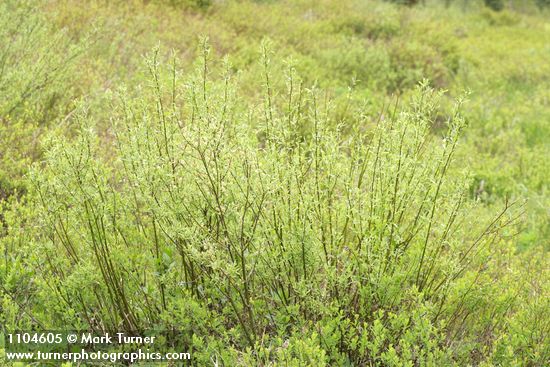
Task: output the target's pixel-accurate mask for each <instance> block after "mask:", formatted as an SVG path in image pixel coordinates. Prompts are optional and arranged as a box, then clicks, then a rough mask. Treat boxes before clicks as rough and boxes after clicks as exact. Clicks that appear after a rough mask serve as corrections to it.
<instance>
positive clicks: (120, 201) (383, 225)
mask: <svg viewBox="0 0 550 367" xmlns="http://www.w3.org/2000/svg"><path fill="white" fill-rule="evenodd" d="M263 64H264V66H265V73H264V74H263V75H262V80H263V85H264V90H265V92H264V99H263V100H262V104H261V107H258V106H255V105H251V104H250V103H248V102H245V101H244V100H242V99H240V98H239V97H238V89H237V88H236V83H235V82H234V81H233V80H234V79H235V78H234V75H232V74H231V68H230V67H229V66H227V67H226V68H225V72H222V73H221V76H220V77H216V76H212V75H213V74H214V71H213V70H214V69H215V68H213V67H212V68H211V67H210V62H209V52H208V48H207V47H205V48H204V51H203V57H202V58H201V60H200V61H199V62H198V63H197V71H196V73H195V74H193V75H192V76H189V77H186V78H182V74H181V73H180V71H178V70H177V68H176V67H175V63H174V65H172V66H171V67H164V66H161V63H159V62H158V61H157V54H155V56H153V57H152V58H151V59H150V60H149V62H148V67H149V70H150V82H151V83H150V85H149V87H148V88H144V89H143V91H142V93H141V95H140V97H136V98H128V97H126V95H125V93H124V92H123V91H121V92H120V93H118V94H116V95H114V96H113V99H112V101H113V109H112V126H111V129H110V130H109V131H108V133H107V134H101V135H100V134H98V133H96V132H95V131H94V129H93V124H92V123H91V122H89V121H87V120H86V118H85V116H82V117H80V120H81V123H82V126H83V128H82V130H81V133H80V134H79V135H78V137H77V138H76V139H75V140H74V141H67V140H66V139H61V138H55V137H54V138H51V139H50V141H49V143H48V151H47V154H46V158H45V161H44V162H43V164H40V165H37V166H36V168H35V169H34V170H33V173H32V174H31V175H30V180H31V182H32V185H31V187H32V189H31V191H30V192H29V194H28V196H27V201H28V203H27V204H26V205H24V206H22V207H20V208H19V210H20V211H21V212H17V211H15V212H12V213H11V215H10V216H9V217H8V219H7V220H8V221H9V223H10V227H9V228H10V235H9V236H8V237H6V238H5V239H4V241H3V243H4V247H5V253H6V256H7V258H9V259H10V261H7V262H5V263H4V269H3V273H2V276H3V278H4V279H3V280H4V283H5V289H6V294H9V295H10V296H9V297H8V296H6V297H4V306H3V307H4V315H5V316H4V317H5V320H3V321H4V322H5V323H6V325H14V326H18V327H22V328H23V327H25V323H28V325H31V324H37V323H38V325H41V326H43V327H49V328H73V329H91V330H93V331H96V332H105V331H110V332H115V331H126V332H144V331H146V330H149V329H159V328H161V329H177V330H181V331H182V333H183V335H184V338H185V343H186V345H187V346H188V350H189V351H190V352H191V353H192V355H193V360H194V361H195V362H196V363H197V364H198V365H202V364H210V363H214V362H216V363H220V364H225V365H234V364H241V365H253V364H260V363H262V364H269V363H277V362H280V363H284V364H285V365H303V364H304V363H305V364H310V365H316V366H321V365H325V364H327V365H328V364H330V365H335V364H346V363H353V364H356V365H363V364H371V365H407V364H408V365H413V364H415V365H418V364H420V365H426V364H437V365H447V364H453V363H455V362H456V363H458V362H460V363H464V362H465V361H471V360H472V358H476V357H475V356H476V355H478V356H479V355H480V353H481V351H483V350H484V345H485V344H484V341H483V340H482V339H481V338H477V336H476V335H473V331H472V332H469V331H468V330H480V329H481V331H485V332H487V330H491V329H490V328H491V324H490V323H491V319H490V318H489V320H485V321H482V320H480V318H478V317H477V315H481V314H483V313H484V312H489V310H490V311H491V312H492V311H493V310H494V311H495V313H496V312H497V311H498V312H500V311H499V309H498V308H496V306H493V305H492V304H491V302H489V300H487V299H486V298H487V297H491V295H490V294H489V295H487V292H478V290H479V289H483V284H485V283H483V282H486V283H487V284H489V282H492V280H491V279H488V280H487V276H485V275H484V271H485V270H486V266H484V264H485V263H486V262H487V261H489V260H488V259H489V256H491V254H492V253H494V251H495V248H498V246H497V245H498V243H499V242H500V233H501V231H502V230H503V227H505V226H506V224H508V223H509V221H510V220H511V219H510V215H509V214H508V209H509V206H510V205H506V206H505V207H504V208H503V210H502V212H500V213H496V215H495V217H494V218H492V219H483V218H478V217H474V216H473V215H471V214H472V213H473V206H474V203H473V202H472V200H470V196H469V193H468V187H469V180H468V178H467V175H466V174H463V175H457V174H456V173H455V174H453V175H450V174H449V172H450V170H451V168H452V166H453V164H454V162H453V154H454V152H455V149H456V147H457V144H459V141H460V135H461V132H462V130H463V129H464V127H465V122H464V119H463V118H462V117H461V115H460V112H459V107H460V102H459V103H457V108H456V110H455V113H454V114H453V115H452V116H449V119H448V121H447V127H448V129H447V132H446V134H445V136H444V138H443V139H442V140H441V139H440V138H439V137H436V138H434V136H433V134H432V133H431V126H432V123H433V119H434V116H435V114H436V112H437V107H438V100H439V98H440V96H441V94H440V93H438V92H435V91H433V90H431V89H430V88H429V87H427V86H425V85H423V86H421V87H420V88H419V90H418V91H417V93H416V94H415V95H414V97H413V98H412V99H411V101H410V103H409V104H408V106H407V107H403V108H401V107H397V106H393V107H388V108H387V109H385V110H384V111H382V113H381V114H380V115H379V116H377V117H372V116H366V115H360V116H357V117H356V119H357V121H355V122H354V123H353V124H352V125H353V126H351V127H350V126H345V125H346V122H345V121H335V120H334V117H333V115H332V114H331V108H332V106H331V102H330V101H329V100H327V99H326V98H325V97H324V95H323V94H322V93H321V92H320V91H318V90H316V89H315V88H311V89H306V88H304V87H303V85H302V83H301V82H300V80H299V78H298V77H297V76H296V75H295V73H294V71H293V69H292V68H290V69H289V71H288V74H287V86H288V89H287V93H286V95H282V94H279V95H276V94H275V93H274V92H273V90H272V88H271V86H270V74H269V60H268V57H267V56H266V54H264V58H263ZM344 128H345V129H347V130H348V131H349V130H350V129H351V130H352V131H351V133H347V134H345V135H344V134H342V133H341V131H343V130H344ZM455 171H456V170H455ZM472 290H474V291H472ZM484 297H485V298H484ZM21 309H24V310H26V312H25V313H23V312H22V311H21ZM28 325H27V327H28ZM464 340H467V341H468V343H469V344H468V345H469V346H470V348H471V349H468V350H467V352H466V353H462V351H459V352H456V348H455V347H454V346H456V345H457V344H459V345H460V343H462V342H463V341H464ZM472 340H473V342H472ZM476 351H478V352H479V353H477V354H476ZM460 353H462V354H460Z"/></svg>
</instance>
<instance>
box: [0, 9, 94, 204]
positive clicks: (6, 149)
mask: <svg viewBox="0 0 550 367" xmlns="http://www.w3.org/2000/svg"><path fill="white" fill-rule="evenodd" d="M37 4H38V2H36V1H34V0H22V1H15V0H5V1H2V2H0V201H3V200H5V199H7V198H8V197H10V196H12V195H14V193H18V194H21V192H22V191H24V190H25V188H24V186H23V184H22V180H21V179H20V178H21V176H22V175H23V174H24V173H25V172H26V170H27V166H28V165H29V164H30V162H32V161H33V160H35V159H37V157H39V155H40V147H39V139H38V138H39V136H40V134H41V132H42V131H43V130H44V129H45V128H47V127H48V126H50V125H51V124H50V122H51V121H53V120H56V119H57V118H59V117H60V116H65V114H66V113H67V111H66V110H67V109H68V108H69V106H70V104H71V103H70V100H71V98H72V97H73V95H72V93H71V92H70V90H69V89H70V88H69V83H67V80H68V79H69V78H70V77H71V75H73V73H72V70H73V69H72V68H73V67H74V61H75V59H76V58H77V57H78V56H79V55H80V54H81V53H82V52H83V43H84V42H74V41H72V40H71V39H70V38H69V36H68V35H67V34H66V32H64V31H58V30H55V29H53V27H52V26H51V25H50V24H49V23H48V21H47V20H46V19H45V17H44V15H43V14H41V13H40V11H39V8H38V6H37Z"/></svg>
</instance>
